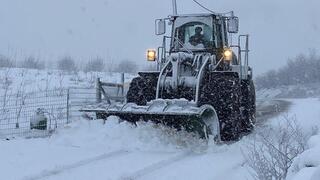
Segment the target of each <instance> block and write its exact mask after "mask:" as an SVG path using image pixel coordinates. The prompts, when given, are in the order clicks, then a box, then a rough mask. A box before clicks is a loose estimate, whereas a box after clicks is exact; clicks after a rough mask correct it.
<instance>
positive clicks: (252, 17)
mask: <svg viewBox="0 0 320 180" xmlns="http://www.w3.org/2000/svg"><path fill="white" fill-rule="evenodd" d="M177 1H178V8H179V10H178V11H179V12H180V13H194V12H204V11H203V10H202V9H201V8H199V7H198V6H197V5H196V4H194V3H193V2H192V0H177ZM199 2H201V3H203V4H204V5H206V6H207V7H209V8H210V9H212V10H214V11H217V12H225V11H230V10H234V11H235V13H236V15H238V16H239V18H240V32H241V33H249V34H250V35H251V41H250V46H251V47H250V49H251V54H250V61H251V65H252V66H253V67H254V68H255V72H256V74H260V73H262V72H265V71H267V70H270V69H273V68H277V67H279V66H281V65H283V64H285V62H286V60H287V58H288V57H294V56H295V55H297V54H299V53H301V52H307V51H308V49H310V48H313V49H316V50H318V51H320V20H319V19H320V8H319V7H320V1H319V0H199ZM171 12H172V10H171V0H136V1H130V0H1V1H0V54H4V55H10V56H14V55H16V56H17V58H21V57H24V56H28V55H35V56H39V57H40V58H41V59H44V60H56V59H57V58H59V57H61V56H64V55H70V56H73V57H75V58H77V59H88V58H90V57H95V56H101V57H104V58H106V60H114V61H119V60H121V59H131V60H134V61H137V62H138V63H139V64H141V65H143V64H145V63H148V62H146V60H145V50H146V49H147V48H150V47H153V48H156V47H157V46H159V45H160V43H161V39H160V38H159V37H156V36H155V35H154V19H156V18H161V17H166V16H167V15H168V14H171Z"/></svg>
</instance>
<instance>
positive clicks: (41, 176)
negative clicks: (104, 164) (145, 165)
mask: <svg viewBox="0 0 320 180" xmlns="http://www.w3.org/2000/svg"><path fill="white" fill-rule="evenodd" d="M129 153H130V152H129V151H126V150H119V151H112V152H109V153H105V154H102V155H99V156H95V157H92V158H88V159H85V160H81V161H78V162H76V163H73V164H69V165H63V166H59V167H57V168H54V169H52V170H44V171H42V172H41V173H40V174H37V175H34V176H29V177H26V178H24V180H40V179H44V178H48V177H51V176H55V175H58V174H61V173H63V172H66V171H69V170H72V169H75V168H79V167H81V166H86V165H88V164H91V163H94V162H97V161H101V160H105V159H111V158H114V157H118V156H122V155H126V154H129Z"/></svg>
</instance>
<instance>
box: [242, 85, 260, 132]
mask: <svg viewBox="0 0 320 180" xmlns="http://www.w3.org/2000/svg"><path fill="white" fill-rule="evenodd" d="M241 93H242V95H241V109H242V117H241V132H242V133H244V134H247V133H250V132H251V131H252V130H253V128H254V124H255V122H256V121H255V118H256V117H255V116H256V95H255V88H254V84H253V81H252V80H244V81H242V82H241Z"/></svg>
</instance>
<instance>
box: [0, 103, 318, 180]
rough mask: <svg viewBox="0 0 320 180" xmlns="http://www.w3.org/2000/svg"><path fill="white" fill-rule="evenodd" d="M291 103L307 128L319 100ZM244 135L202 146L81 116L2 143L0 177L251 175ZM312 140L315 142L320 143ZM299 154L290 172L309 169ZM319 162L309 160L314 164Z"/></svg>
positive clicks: (147, 128)
mask: <svg viewBox="0 0 320 180" xmlns="http://www.w3.org/2000/svg"><path fill="white" fill-rule="evenodd" d="M292 102H293V105H292V107H291V109H290V111H289V113H288V114H295V115H296V117H297V120H298V121H299V122H301V123H302V122H303V123H302V125H303V128H305V129H306V130H308V129H309V127H312V126H314V123H317V121H316V120H315V119H316V118H319V117H320V114H319V112H320V103H319V101H318V99H304V100H292ZM301 108H304V109H308V111H307V112H308V114H309V116H306V115H305V113H304V112H303V111H297V109H301ZM279 120H280V118H279V117H276V118H274V119H271V120H270V121H269V122H270V124H274V125H276V124H278V123H277V121H279ZM246 139H247V137H246V138H244V139H243V140H241V141H240V142H237V143H234V144H230V145H226V144H225V145H215V144H213V143H209V145H206V143H204V142H201V141H199V140H197V139H192V138H191V139H189V138H188V137H186V135H185V134H184V133H182V132H181V133H177V134H175V133H173V132H172V130H169V129H166V128H163V127H156V125H153V124H149V123H141V124H139V125H138V127H135V126H132V125H131V124H128V123H126V122H123V123H120V124H119V123H118V120H117V119H116V118H115V117H111V118H110V119H109V120H108V121H107V122H106V124H103V123H102V122H101V121H86V120H79V121H76V122H74V123H72V124H71V125H70V126H67V127H65V128H64V129H60V130H58V131H57V132H56V133H55V134H54V135H52V136H51V137H50V138H44V139H27V140H26V139H15V140H11V141H2V142H0V149H1V153H0V159H1V163H0V169H1V174H0V177H2V178H1V179H8V180H10V179H22V180H24V179H25V180H27V179H28V180H35V179H55V180H58V179H77V180H80V179H97V180H98V179H208V180H209V179H228V180H229V179H230V180H232V179H237V180H238V179H251V176H250V173H249V168H248V167H247V166H246V162H245V159H244V157H243V154H242V150H241V149H242V148H243V147H244V146H245V145H246V144H245V143H246ZM315 140H316V139H314V140H313V144H316V143H317V144H318V145H319V141H318V142H315ZM312 147H316V145H314V146H310V148H312ZM316 150H317V149H314V150H313V151H314V152H313V153H314V154H316V152H317V151H316ZM306 153H307V152H306ZM311 153H312V152H311ZM305 156H306V157H308V155H305ZM301 157H302V159H306V161H302V160H300V161H299V160H297V162H296V163H295V164H297V166H298V167H300V169H301V170H300V171H295V172H292V176H293V177H294V176H295V175H297V176H299V175H300V174H301V173H304V172H303V171H307V170H309V171H311V169H308V168H306V166H305V164H303V163H306V162H308V163H306V164H307V165H310V164H309V162H310V161H307V160H308V159H307V158H304V156H303V155H302V156H301ZM309 159H311V160H314V159H313V158H309ZM318 162H319V161H314V163H313V164H311V165H313V166H317V165H319V164H318ZM295 170H297V169H295ZM313 171H315V172H316V170H313ZM303 177H305V176H303Z"/></svg>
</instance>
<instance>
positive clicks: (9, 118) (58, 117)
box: [0, 89, 70, 138]
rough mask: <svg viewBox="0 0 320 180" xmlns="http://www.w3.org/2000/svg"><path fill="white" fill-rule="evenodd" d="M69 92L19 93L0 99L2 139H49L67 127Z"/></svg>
mask: <svg viewBox="0 0 320 180" xmlns="http://www.w3.org/2000/svg"><path fill="white" fill-rule="evenodd" d="M69 91H70V90H65V89H61V90H53V91H45V92H33V93H24V92H18V93H17V94H12V95H8V96H2V97H0V103H1V104H0V138H3V137H8V136H27V137H28V136H42V135H47V134H48V133H50V132H52V131H53V130H54V129H56V128H58V127H60V126H62V125H64V124H66V123H68V122H69V121H70V118H69V108H68V106H69ZM40 124H41V125H40Z"/></svg>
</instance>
